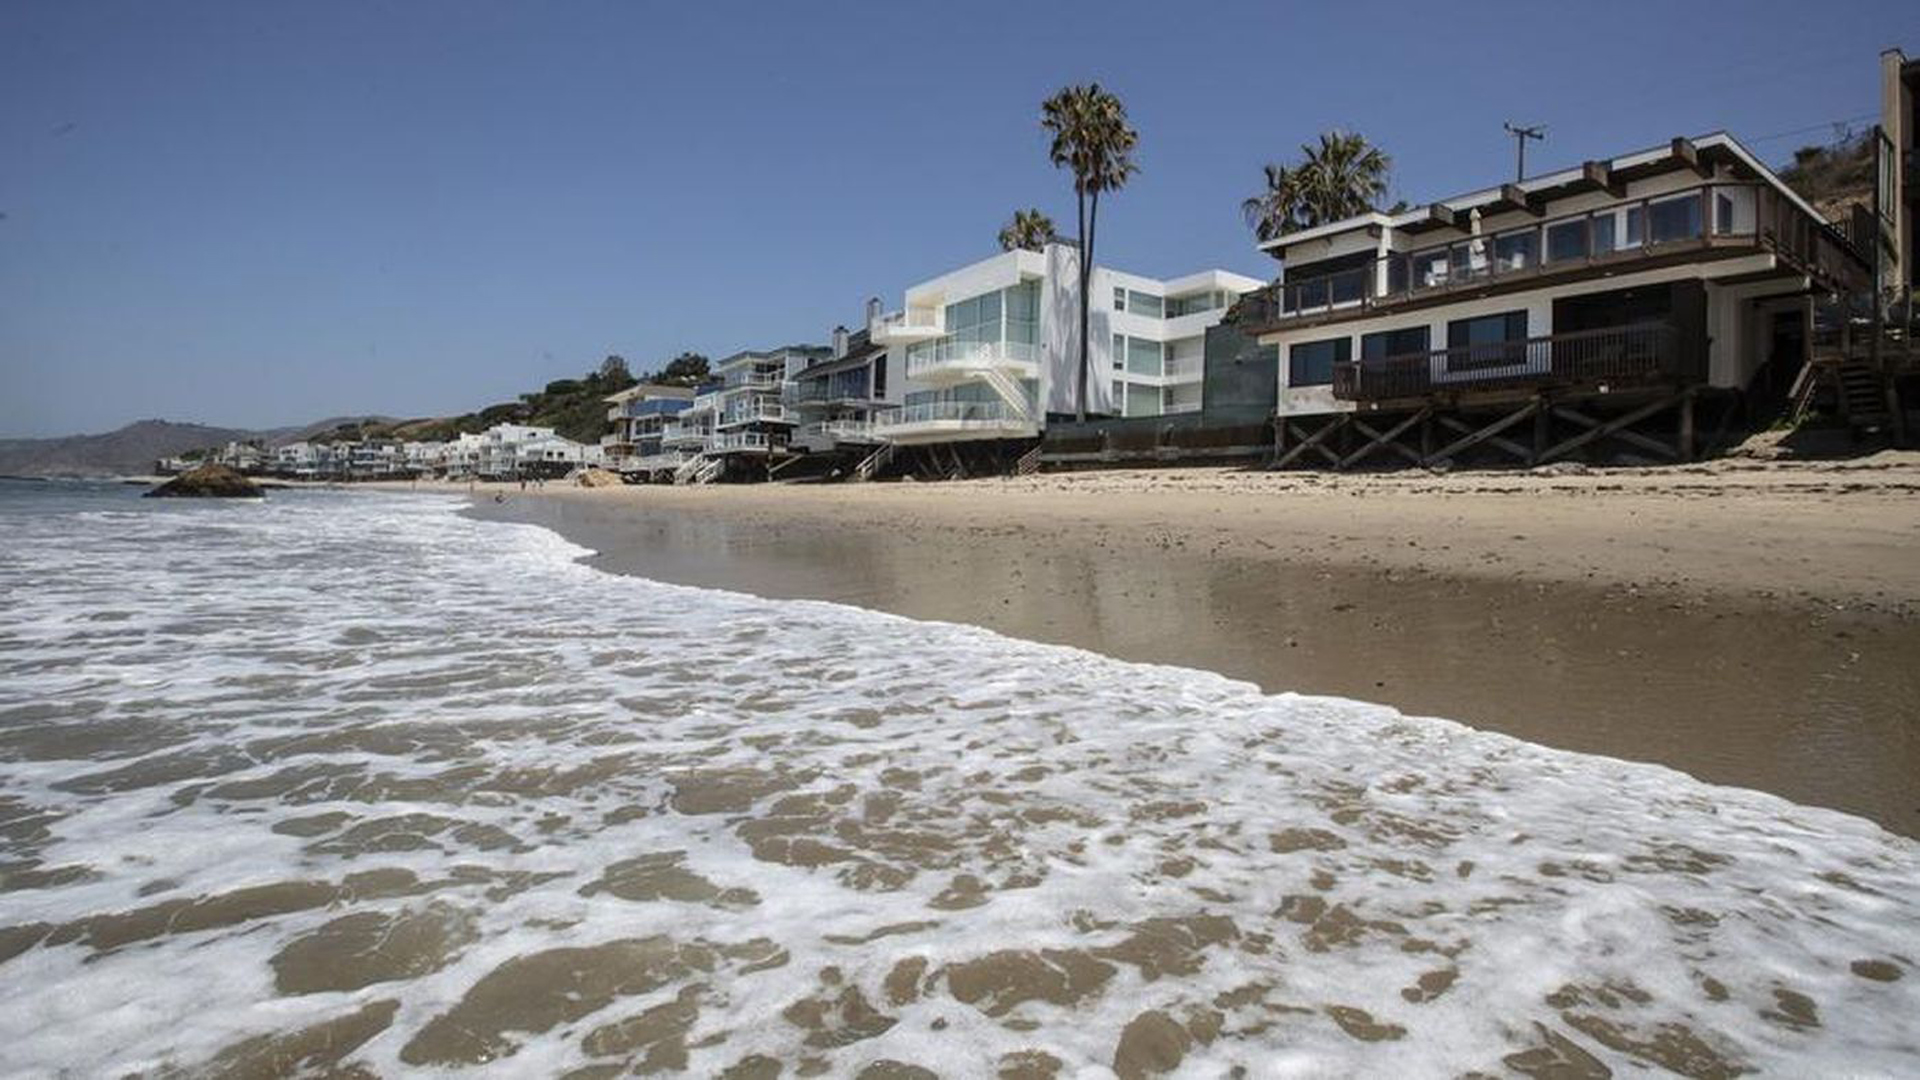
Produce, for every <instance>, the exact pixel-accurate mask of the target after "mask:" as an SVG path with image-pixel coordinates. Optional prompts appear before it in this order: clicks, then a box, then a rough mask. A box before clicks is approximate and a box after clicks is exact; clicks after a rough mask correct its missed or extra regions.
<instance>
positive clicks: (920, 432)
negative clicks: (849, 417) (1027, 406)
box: [873, 401, 1040, 442]
mask: <svg viewBox="0 0 1920 1080" xmlns="http://www.w3.org/2000/svg"><path fill="white" fill-rule="evenodd" d="M1039 430H1040V429H1039V427H1038V425H1036V424H1035V423H1034V422H1033V419H1032V418H1031V417H1029V416H1027V415H1025V414H1023V413H1020V412H1018V411H1016V410H1014V409H1012V408H1010V407H1009V406H1007V405H1006V404H1004V403H1001V402H987V401H931V402H927V403H925V404H921V405H903V406H901V407H899V408H897V409H888V410H887V411H885V412H883V413H879V414H876V415H875V417H874V420H873V433H874V435H875V436H877V437H878V438H880V439H883V440H887V441H892V442H946V441H952V440H958V439H1018V438H1029V437H1031V436H1034V435H1037V434H1039Z"/></svg>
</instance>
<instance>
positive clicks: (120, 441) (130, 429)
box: [0, 420, 263, 476]
mask: <svg viewBox="0 0 1920 1080" xmlns="http://www.w3.org/2000/svg"><path fill="white" fill-rule="evenodd" d="M262 434H263V433H262V432H258V431H247V430H244V429H242V428H221V427H210V426H208V425H206V424H176V423H173V422H171V421H167V420H141V421H139V422H137V423H132V424H128V425H127V426H126V427H123V428H121V429H119V430H118V431H109V432H106V433H105V434H101V435H68V436H65V437H63V438H57V439H0V475H7V476H129V475H138V474H145V473H150V472H152V471H153V463H154V461H155V460H157V459H159V458H163V457H170V456H172V455H174V454H183V453H186V452H187V451H189V450H198V449H202V448H204V447H208V446H220V445H223V444H225V443H227V442H230V441H233V440H236V439H242V440H244V439H256V438H260V437H261V436H262Z"/></svg>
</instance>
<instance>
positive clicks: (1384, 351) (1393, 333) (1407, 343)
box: [1360, 326, 1433, 364]
mask: <svg viewBox="0 0 1920 1080" xmlns="http://www.w3.org/2000/svg"><path fill="white" fill-rule="evenodd" d="M1432 336H1433V335H1432V330H1431V328H1429V327H1426V326H1408V327H1403V328H1401V329H1399V330H1382V331H1379V332H1378V333H1373V334H1362V335H1360V362H1361V363H1362V364H1367V363H1377V362H1379V361H1382V360H1385V359H1386V358H1388V357H1390V356H1411V355H1414V354H1417V353H1424V352H1427V351H1429V350H1430V349H1431V347H1432V345H1431V342H1432Z"/></svg>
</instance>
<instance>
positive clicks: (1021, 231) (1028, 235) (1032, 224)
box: [1000, 209, 1054, 251]
mask: <svg viewBox="0 0 1920 1080" xmlns="http://www.w3.org/2000/svg"><path fill="white" fill-rule="evenodd" d="M1053 236H1054V229H1053V219H1052V218H1050V217H1048V216H1047V215H1045V214H1043V213H1041V212H1040V211H1039V210H1038V209H1027V210H1015V211H1014V212H1013V220H1012V221H1009V222H1007V223H1006V224H1005V225H1003V226H1001V228H1000V250H1001V251H1012V250H1014V249H1015V248H1020V249H1022V250H1024V251H1043V250H1045V249H1046V246H1047V241H1049V240H1051V239H1053Z"/></svg>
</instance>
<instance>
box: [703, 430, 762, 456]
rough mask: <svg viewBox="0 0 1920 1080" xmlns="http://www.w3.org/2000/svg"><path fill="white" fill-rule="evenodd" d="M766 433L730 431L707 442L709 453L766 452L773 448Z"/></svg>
mask: <svg viewBox="0 0 1920 1080" xmlns="http://www.w3.org/2000/svg"><path fill="white" fill-rule="evenodd" d="M771 445H772V444H771V443H770V442H769V441H768V440H767V433H766V432H764V431H730V432H727V433H726V434H724V435H715V436H713V437H712V438H710V439H708V440H707V453H709V454H724V453H727V452H728V451H732V450H766V449H769V448H770V447H771Z"/></svg>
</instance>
